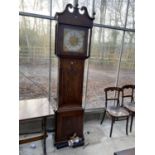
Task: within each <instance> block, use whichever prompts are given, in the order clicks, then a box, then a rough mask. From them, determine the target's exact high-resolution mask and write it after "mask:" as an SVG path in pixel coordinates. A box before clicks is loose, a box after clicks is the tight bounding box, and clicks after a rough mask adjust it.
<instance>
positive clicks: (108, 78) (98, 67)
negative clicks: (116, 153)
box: [86, 28, 123, 108]
mask: <svg viewBox="0 0 155 155" xmlns="http://www.w3.org/2000/svg"><path fill="white" fill-rule="evenodd" d="M122 33H123V32H122V31H116V30H110V29H104V28H93V35H92V47H91V57H90V59H89V74H88V86H87V96H86V108H98V107H104V98H105V97H104V88H106V87H110V86H115V83H116V77H117V68H118V62H119V56H120V48H121V42H122Z"/></svg>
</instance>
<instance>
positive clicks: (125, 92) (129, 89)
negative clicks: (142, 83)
mask: <svg viewBox="0 0 155 155" xmlns="http://www.w3.org/2000/svg"><path fill="white" fill-rule="evenodd" d="M134 91H135V85H124V86H123V87H122V106H123V107H125V108H126V109H127V110H128V111H129V113H130V115H131V123H130V132H131V131H132V123H133V118H134V116H135V101H134ZM125 99H128V100H126V101H125Z"/></svg>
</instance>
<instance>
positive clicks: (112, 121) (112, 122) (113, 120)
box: [110, 117, 115, 137]
mask: <svg viewBox="0 0 155 155" xmlns="http://www.w3.org/2000/svg"><path fill="white" fill-rule="evenodd" d="M114 122H115V119H114V118H113V117H112V119H111V129H110V137H111V136H112V130H113V124H114Z"/></svg>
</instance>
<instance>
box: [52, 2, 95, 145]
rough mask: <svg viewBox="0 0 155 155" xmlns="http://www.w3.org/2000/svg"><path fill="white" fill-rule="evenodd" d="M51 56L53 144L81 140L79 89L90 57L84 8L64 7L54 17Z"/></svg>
mask: <svg viewBox="0 0 155 155" xmlns="http://www.w3.org/2000/svg"><path fill="white" fill-rule="evenodd" d="M56 19H57V24H56V34H55V35H56V39H55V54H56V55H57V57H58V60H59V61H58V63H59V67H58V77H59V79H58V109H57V111H56V133H55V145H59V144H61V143H63V142H65V141H68V139H69V138H70V137H71V136H72V135H73V134H74V133H76V134H77V136H79V137H81V138H84V137H83V115H84V110H83V108H82V90H83V76H84V62H85V59H87V58H88V57H89V56H90V45H91V34H92V27H93V20H94V18H91V17H90V16H89V15H88V11H87V8H86V7H81V8H78V4H76V6H75V7H73V6H72V4H67V6H66V8H65V10H64V11H63V12H61V13H57V14H56Z"/></svg>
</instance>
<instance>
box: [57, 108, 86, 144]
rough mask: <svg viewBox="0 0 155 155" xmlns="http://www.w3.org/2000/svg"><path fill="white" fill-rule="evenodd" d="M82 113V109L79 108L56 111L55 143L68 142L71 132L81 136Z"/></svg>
mask: <svg viewBox="0 0 155 155" xmlns="http://www.w3.org/2000/svg"><path fill="white" fill-rule="evenodd" d="M83 114H84V110H83V109H82V108H81V107H79V108H74V109H73V108H72V109H66V108H65V109H63V108H62V109H59V110H58V111H57V112H56V131H57V132H56V133H55V145H56V146H57V145H61V144H64V143H65V142H68V140H69V139H70V137H72V136H73V134H76V135H77V136H78V137H80V138H82V139H84V137H83Z"/></svg>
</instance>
